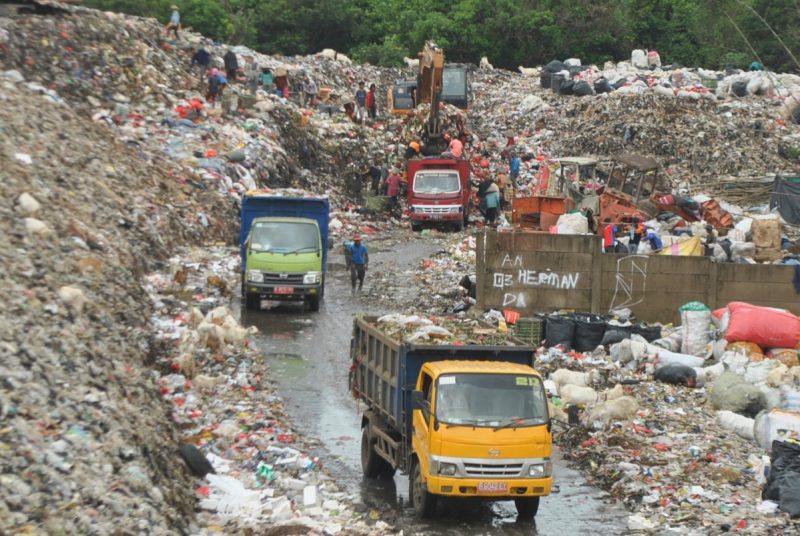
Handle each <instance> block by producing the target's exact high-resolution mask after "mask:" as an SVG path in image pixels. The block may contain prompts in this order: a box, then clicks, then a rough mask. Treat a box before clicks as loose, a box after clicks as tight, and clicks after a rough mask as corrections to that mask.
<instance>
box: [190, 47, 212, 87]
mask: <svg viewBox="0 0 800 536" xmlns="http://www.w3.org/2000/svg"><path fill="white" fill-rule="evenodd" d="M210 63H211V54H209V53H208V50H206V49H204V48H198V49H197V50H196V51H195V53H194V55H193V56H192V67H194V66H197V68H198V69H199V70H200V80H204V79H205V77H206V72H208V66H209V64H210Z"/></svg>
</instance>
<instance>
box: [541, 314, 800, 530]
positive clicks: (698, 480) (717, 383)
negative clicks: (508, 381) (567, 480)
mask: <svg viewBox="0 0 800 536" xmlns="http://www.w3.org/2000/svg"><path fill="white" fill-rule="evenodd" d="M620 313H621V315H622V316H620V317H618V318H615V319H613V320H611V321H609V320H606V321H605V326H604V329H595V330H590V329H589V328H590V327H592V326H594V327H597V328H599V327H601V326H603V321H602V319H600V318H591V317H589V316H588V315H579V314H576V315H560V316H559V315H551V316H548V317H547V318H546V319H545V328H544V336H545V338H546V341H545V343H544V344H543V346H542V348H541V349H540V350H539V352H538V356H537V361H536V368H537V370H539V371H540V372H543V373H545V374H548V375H549V379H548V380H547V381H546V387H547V389H548V391H549V393H550V394H551V402H552V407H551V412H552V414H553V415H554V417H555V418H556V419H558V420H560V421H562V422H564V423H566V422H567V421H568V420H569V417H568V413H570V411H569V410H570V407H576V408H578V409H581V408H582V409H583V411H582V412H581V417H580V421H579V424H577V425H574V426H568V427H567V429H566V430H565V431H564V432H562V433H560V434H559V435H558V438H557V440H558V442H559V444H560V445H561V446H562V448H563V449H564V451H565V455H566V457H567V458H568V459H571V460H574V461H576V462H577V463H578V464H579V465H580V466H581V467H583V468H585V469H586V470H588V471H589V473H590V474H591V475H592V479H593V481H594V482H595V483H596V484H598V485H601V486H602V487H604V488H606V489H608V490H609V492H610V493H611V495H612V496H613V497H615V498H617V499H619V500H621V501H623V502H624V503H625V504H626V505H627V506H628V507H629V508H630V509H631V510H632V511H633V512H634V514H632V515H631V516H630V517H629V520H628V528H629V529H630V530H641V531H654V530H656V529H659V530H665V529H669V530H671V531H673V532H674V533H676V534H690V533H696V531H702V532H704V533H719V532H725V531H730V530H734V529H736V528H739V529H747V531H755V532H759V531H761V532H767V533H770V531H775V530H787V529H788V527H789V526H791V524H792V523H793V522H792V521H790V520H789V518H788V517H787V515H786V514H785V513H782V512H787V513H789V514H791V515H792V516H796V515H798V514H800V512H798V511H797V510H796V507H797V505H796V504H795V503H796V501H795V499H794V495H793V493H794V492H793V490H794V488H793V487H792V486H796V485H798V484H800V480H798V478H800V472H798V473H792V474H794V475H795V476H790V477H786V476H784V477H783V478H781V479H779V482H780V484H778V483H774V482H775V478H774V477H770V478H769V481H768V479H767V475H768V474H771V473H770V469H769V459H770V458H769V456H768V450H769V449H770V448H772V450H773V452H774V451H775V449H776V448H778V449H779V450H780V449H783V448H784V447H783V446H782V445H784V444H785V443H783V442H786V441H793V440H794V438H797V437H800V404H798V400H800V396H798V395H800V372H798V371H800V369H798V365H800V361H798V355H800V354H798V351H800V318H798V317H797V316H795V315H793V314H791V313H788V312H785V311H780V310H776V309H769V308H764V307H756V306H753V305H750V304H746V303H739V302H733V303H730V304H729V305H728V306H727V307H726V308H723V309H721V310H719V311H713V312H712V311H710V310H709V309H708V308H707V307H705V306H704V305H703V304H701V303H697V302H692V303H689V304H686V305H684V306H683V307H682V308H681V325H680V326H679V327H677V328H673V327H671V326H660V327H659V329H658V331H660V334H659V333H657V332H656V331H655V330H653V331H652V332H650V333H648V334H647V335H648V336H647V337H645V336H641V335H638V334H636V333H634V330H635V329H636V327H635V325H634V323H633V322H632V321H631V320H630V318H626V315H625V314H624V312H622V311H621V312H620ZM579 322H580V323H582V324H583V328H582V329H581V331H580V333H581V336H580V337H576V332H577V331H578V328H577V327H576V324H578V323H579ZM590 335H593V336H594V339H592V340H591V341H590V340H589V336H590ZM570 337H571V338H570ZM577 340H581V343H584V342H586V343H587V344H586V346H583V347H582V348H581V350H582V351H577V349H571V348H570V346H569V343H570V342H575V341H577ZM597 340H599V341H600V342H599V343H598V344H597V345H596V347H595V348H593V349H588V348H589V346H591V345H592V344H595V343H596V342H597ZM615 341H619V342H615ZM648 341H649V342H648ZM590 342H591V344H588V343H590ZM576 346H577V344H576ZM787 448H791V447H787ZM784 450H785V449H784ZM779 454H780V453H779ZM774 457H775V456H774V455H773V458H774ZM792 459H796V458H791V457H790V458H787V459H786V460H785V461H784V462H783V464H784V466H788V467H794V466H792V465H791V464H792V463H795V462H789V461H788V460H792ZM787 474H789V473H787ZM768 482H769V484H768ZM765 485H766V486H765ZM762 488H763V490H764V493H763V498H762ZM784 490H786V495H785V496H783V499H781V492H782V491H784Z"/></svg>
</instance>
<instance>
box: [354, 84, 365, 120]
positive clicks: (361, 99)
mask: <svg viewBox="0 0 800 536" xmlns="http://www.w3.org/2000/svg"><path fill="white" fill-rule="evenodd" d="M366 115H367V90H366V89H364V82H359V83H358V89H357V90H356V122H358V123H363V122H364V118H365V117H366Z"/></svg>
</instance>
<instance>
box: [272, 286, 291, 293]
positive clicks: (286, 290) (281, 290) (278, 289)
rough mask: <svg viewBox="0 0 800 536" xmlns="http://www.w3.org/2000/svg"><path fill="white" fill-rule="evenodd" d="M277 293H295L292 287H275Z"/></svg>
mask: <svg viewBox="0 0 800 536" xmlns="http://www.w3.org/2000/svg"><path fill="white" fill-rule="evenodd" d="M272 292H274V293H275V294H294V288H292V287H275V290H273V291H272Z"/></svg>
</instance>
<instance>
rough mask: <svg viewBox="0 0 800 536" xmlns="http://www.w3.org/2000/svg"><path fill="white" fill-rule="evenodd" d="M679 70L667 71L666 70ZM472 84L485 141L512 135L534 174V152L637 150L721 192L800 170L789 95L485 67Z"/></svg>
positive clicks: (495, 151) (485, 146) (495, 148)
mask: <svg viewBox="0 0 800 536" xmlns="http://www.w3.org/2000/svg"><path fill="white" fill-rule="evenodd" d="M582 72H585V71H582ZM647 73H648V74H647V76H648V77H652V76H653V73H652V72H651V71H647ZM674 74H676V73H675V72H673V71H665V72H664V73H663V76H665V77H669V76H672V75H674ZM637 76H638V75H637ZM473 89H474V91H475V93H476V95H478V94H479V95H480V96H481V98H480V99H476V100H475V101H474V102H473V103H472V106H471V108H470V124H471V128H472V131H473V133H474V134H475V135H476V137H477V138H478V139H479V141H480V142H481V145H480V150H481V151H487V152H488V154H489V155H491V157H492V158H493V159H494V158H497V156H498V155H499V154H500V152H501V151H503V149H504V148H506V146H507V140H511V141H512V142H513V143H514V144H515V151H516V152H517V153H518V154H519V155H520V156H522V157H523V169H522V172H521V174H520V175H521V176H522V177H525V176H526V175H528V176H529V179H532V178H533V177H535V171H536V170H537V169H538V164H539V161H537V160H536V157H537V156H541V157H546V158H556V157H564V156H596V157H603V156H612V155H617V154H620V153H631V152H633V153H639V154H645V155H648V156H652V157H655V158H657V159H658V160H659V162H660V163H661V164H662V166H663V167H664V169H665V172H666V173H667V175H669V176H670V178H671V179H672V181H673V182H674V183H676V184H677V183H680V182H684V181H685V182H687V183H688V184H689V185H691V186H693V187H694V188H695V189H696V190H698V191H705V192H708V193H710V194H713V195H722V198H723V199H724V194H725V193H726V192H725V191H723V190H722V188H721V183H722V180H723V179H725V178H736V179H739V180H752V179H755V178H763V177H764V176H765V175H770V174H774V173H788V174H795V173H796V172H797V170H798V162H797V161H796V159H787V158H785V155H786V148H788V147H795V146H797V145H798V143H800V136H798V134H800V131H798V126H797V125H796V124H794V123H792V122H791V121H786V120H785V119H783V118H782V115H781V103H782V100H781V99H782V98H785V97H780V98H777V97H776V98H772V97H768V96H758V97H752V98H746V99H739V98H735V97H724V96H723V97H721V98H714V99H710V98H702V99H699V100H696V99H694V98H685V99H684V98H677V97H675V96H672V95H663V94H660V93H659V92H657V91H654V90H647V91H642V92H626V91H615V92H613V93H608V94H602V95H598V96H596V97H591V98H583V99H573V98H563V97H561V96H558V95H556V94H553V93H552V92H551V91H550V90H549V89H547V90H545V89H542V88H541V87H540V85H539V81H538V80H535V79H533V78H530V77H525V76H516V75H514V76H510V77H505V78H504V77H496V76H493V75H491V74H486V73H483V72H480V71H478V72H476V73H475V75H474V80H473ZM670 91H671V90H670ZM691 94H692V95H700V94H703V93H691ZM707 94H708V95H713V94H711V93H707ZM782 154H783V155H784V156H782ZM503 167H505V169H503V171H506V172H507V169H508V168H507V165H506V166H503ZM531 168H532V169H531ZM529 171H533V172H532V173H526V172H529ZM715 186H716V187H715ZM728 193H729V192H728ZM763 201H766V200H763Z"/></svg>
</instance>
